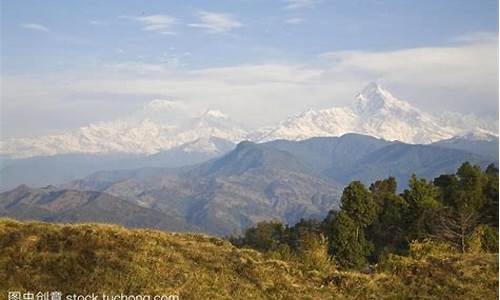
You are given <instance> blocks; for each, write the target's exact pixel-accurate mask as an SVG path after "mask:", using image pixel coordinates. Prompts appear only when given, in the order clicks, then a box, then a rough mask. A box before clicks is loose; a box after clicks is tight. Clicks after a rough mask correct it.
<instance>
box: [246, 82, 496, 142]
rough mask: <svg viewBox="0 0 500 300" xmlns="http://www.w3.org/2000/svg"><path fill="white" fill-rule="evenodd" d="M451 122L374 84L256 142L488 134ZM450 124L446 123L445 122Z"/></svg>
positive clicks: (432, 139)
mask: <svg viewBox="0 0 500 300" xmlns="http://www.w3.org/2000/svg"><path fill="white" fill-rule="evenodd" d="M455 119H456V120H457V121H453V123H445V122H443V121H442V120H441V119H440V118H437V117H435V116H433V115H431V114H428V113H425V112H423V111H421V110H419V109H417V108H415V107H413V106H411V105H410V104H409V103H407V102H405V101H402V100H400V99H398V98H396V97H395V96H393V95H392V94H391V93H390V92H389V91H387V90H386V89H384V88H383V87H382V86H380V85H379V84H377V83H370V84H368V86H366V87H365V88H364V89H363V90H362V92H361V93H359V94H357V95H356V96H355V99H354V101H353V102H352V103H351V105H349V106H346V107H332V108H328V109H322V110H318V111H313V110H308V111H305V112H303V113H300V114H297V115H295V116H292V117H290V118H288V119H287V120H285V121H283V122H280V123H279V124H278V125H276V126H274V127H268V128H266V129H264V130H261V131H260V132H259V133H258V134H256V135H254V136H253V138H254V139H255V140H256V141H271V140H274V139H280V138H284V139H290V140H302V139H306V138H311V137H315V136H341V135H343V134H346V133H360V134H366V135H371V136H375V137H378V138H383V139H386V140H398V141H402V142H406V143H414V144H427V143H432V142H435V141H438V140H442V139H448V138H451V137H452V136H454V135H456V134H458V133H460V132H463V131H465V130H468V129H470V128H473V127H481V128H483V129H484V130H486V131H488V130H489V128H490V127H488V126H489V125H488V126H486V123H484V124H480V123H478V122H475V121H473V119H472V118H471V117H469V122H461V123H460V122H458V120H460V117H459V115H457V114H455ZM448 121H449V120H448Z"/></svg>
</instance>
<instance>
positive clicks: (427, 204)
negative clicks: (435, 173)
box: [403, 175, 441, 242]
mask: <svg viewBox="0 0 500 300" xmlns="http://www.w3.org/2000/svg"><path fill="white" fill-rule="evenodd" d="M438 196H439V190H438V189H437V188H436V187H435V186H434V185H433V184H432V182H428V181H427V180H425V179H423V178H421V179H417V177H416V176H415V175H412V176H411V178H410V181H409V183H408V189H406V190H405V191H404V193H403V198H404V199H405V201H406V203H408V214H407V216H406V219H407V222H408V229H407V234H406V239H407V241H408V242H409V241H412V240H416V239H422V238H425V237H428V236H429V235H430V234H431V233H432V231H433V224H434V217H435V216H436V215H437V212H438V209H439V208H440V207H441V204H440V202H439V201H438Z"/></svg>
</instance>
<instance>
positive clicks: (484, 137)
mask: <svg viewBox="0 0 500 300" xmlns="http://www.w3.org/2000/svg"><path fill="white" fill-rule="evenodd" d="M452 140H467V141H485V142H491V141H495V140H498V136H497V135H495V134H493V133H491V132H489V131H486V130H484V129H481V128H475V129H474V130H472V131H468V132H465V133H462V134H460V135H457V136H455V137H453V138H452Z"/></svg>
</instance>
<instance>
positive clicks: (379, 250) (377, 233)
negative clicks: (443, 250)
mask: <svg viewBox="0 0 500 300" xmlns="http://www.w3.org/2000/svg"><path fill="white" fill-rule="evenodd" d="M396 190H397V182H396V179H395V178H394V177H389V178H387V179H384V180H378V181H376V182H374V183H373V184H371V186H370V191H371V192H372V195H373V199H374V201H375V203H377V206H378V215H377V217H376V219H375V220H374V222H373V223H372V224H371V225H370V226H368V228H367V236H368V237H369V239H370V241H372V242H373V244H374V253H373V255H372V257H371V260H372V261H378V260H379V258H380V257H381V256H383V255H384V254H388V253H401V252H403V250H405V249H406V248H407V244H406V239H405V228H406V226H405V225H406V224H405V215H406V213H407V207H408V205H407V203H406V201H405V200H404V199H403V198H402V197H400V196H398V195H396Z"/></svg>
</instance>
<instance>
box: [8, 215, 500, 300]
mask: <svg viewBox="0 0 500 300" xmlns="http://www.w3.org/2000/svg"><path fill="white" fill-rule="evenodd" d="M427 246H428V245H426V244H425V243H422V244H416V245H414V246H413V247H412V254H411V255H410V256H408V257H402V256H391V258H390V259H388V260H387V261H386V262H384V263H383V264H380V265H379V266H377V268H376V271H375V272H374V273H372V274H362V273H359V272H348V271H343V272H341V271H337V270H336V268H335V266H334V265H333V264H332V265H331V266H329V267H328V268H321V270H315V269H314V268H311V266H305V265H303V264H301V263H300V262H298V261H287V262H285V261H281V260H276V259H272V258H270V257H268V256H266V255H264V254H261V253H259V252H257V251H254V250H247V249H238V248H236V247H234V246H232V245H231V244H230V243H229V242H227V241H224V240H221V239H218V238H214V237H210V236H205V235H199V234H175V233H168V232H161V231H154V230H129V229H125V228H123V227H120V226H114V225H113V226H112V225H98V224H81V225H57V224H46V223H38V222H17V221H13V220H10V219H0V292H1V295H2V296H1V297H0V298H5V297H6V295H7V291H9V290H19V291H38V290H47V291H52V290H60V291H62V292H63V293H77V294H88V293H92V292H105V293H114V294H119V293H124V294H135V295H137V294H151V295H153V294H155V295H160V294H167V295H168V294H176V295H179V296H180V299H352V298H356V299H375V298H389V299H404V298H431V299H498V289H497V285H498V255H497V254H486V253H476V254H471V253H468V254H459V253H454V252H453V251H448V250H446V251H444V250H443V251H440V250H439V249H438V248H435V249H434V248H433V249H430V248H428V247H427Z"/></svg>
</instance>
